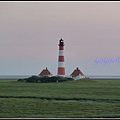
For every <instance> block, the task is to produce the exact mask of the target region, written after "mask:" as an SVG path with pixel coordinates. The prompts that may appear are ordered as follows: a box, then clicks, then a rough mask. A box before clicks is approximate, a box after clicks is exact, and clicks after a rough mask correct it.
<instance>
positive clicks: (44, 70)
mask: <svg viewBox="0 0 120 120" xmlns="http://www.w3.org/2000/svg"><path fill="white" fill-rule="evenodd" d="M39 76H52V74H51V73H50V71H49V70H48V69H47V67H46V69H43V70H42V72H41V73H40V74H39Z"/></svg>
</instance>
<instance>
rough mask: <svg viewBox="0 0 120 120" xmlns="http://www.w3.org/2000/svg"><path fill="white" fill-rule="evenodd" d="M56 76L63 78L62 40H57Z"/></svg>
mask: <svg viewBox="0 0 120 120" xmlns="http://www.w3.org/2000/svg"><path fill="white" fill-rule="evenodd" d="M58 76H63V77H64V76H65V65H64V42H63V40H62V38H61V39H60V40H59V56H58Z"/></svg>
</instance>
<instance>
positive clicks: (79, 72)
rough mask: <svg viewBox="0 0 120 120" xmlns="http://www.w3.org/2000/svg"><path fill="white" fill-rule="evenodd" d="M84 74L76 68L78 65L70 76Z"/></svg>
mask: <svg viewBox="0 0 120 120" xmlns="http://www.w3.org/2000/svg"><path fill="white" fill-rule="evenodd" d="M79 75H80V76H84V74H83V73H82V72H81V71H80V70H79V69H78V67H77V68H76V69H75V70H74V71H73V72H72V74H71V75H70V76H72V77H76V76H79Z"/></svg>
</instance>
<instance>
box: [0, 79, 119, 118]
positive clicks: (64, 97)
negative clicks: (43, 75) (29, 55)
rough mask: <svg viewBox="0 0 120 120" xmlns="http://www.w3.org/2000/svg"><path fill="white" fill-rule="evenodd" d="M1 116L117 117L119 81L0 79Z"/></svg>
mask: <svg viewBox="0 0 120 120" xmlns="http://www.w3.org/2000/svg"><path fill="white" fill-rule="evenodd" d="M0 118H120V80H77V81H70V82H61V83H24V82H17V80H0Z"/></svg>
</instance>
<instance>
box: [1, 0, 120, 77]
mask: <svg viewBox="0 0 120 120" xmlns="http://www.w3.org/2000/svg"><path fill="white" fill-rule="evenodd" d="M61 38H62V39H63V40H64V43H65V50H64V56H65V69H66V75H70V74H71V73H72V72H73V70H74V69H76V67H78V68H79V69H80V70H81V71H82V72H83V73H84V74H85V75H120V62H109V63H106V64H104V63H103V62H102V60H109V59H116V58H117V57H120V2H57V1H56V2H0V75H38V74H39V73H40V72H41V71H42V70H43V69H44V68H46V67H47V68H48V69H49V70H50V72H51V73H52V74H53V75H57V69H58V43H59V40H60V39H61ZM99 59H100V60H101V63H100V62H99V63H98V64H96V62H95V61H96V60H99Z"/></svg>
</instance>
